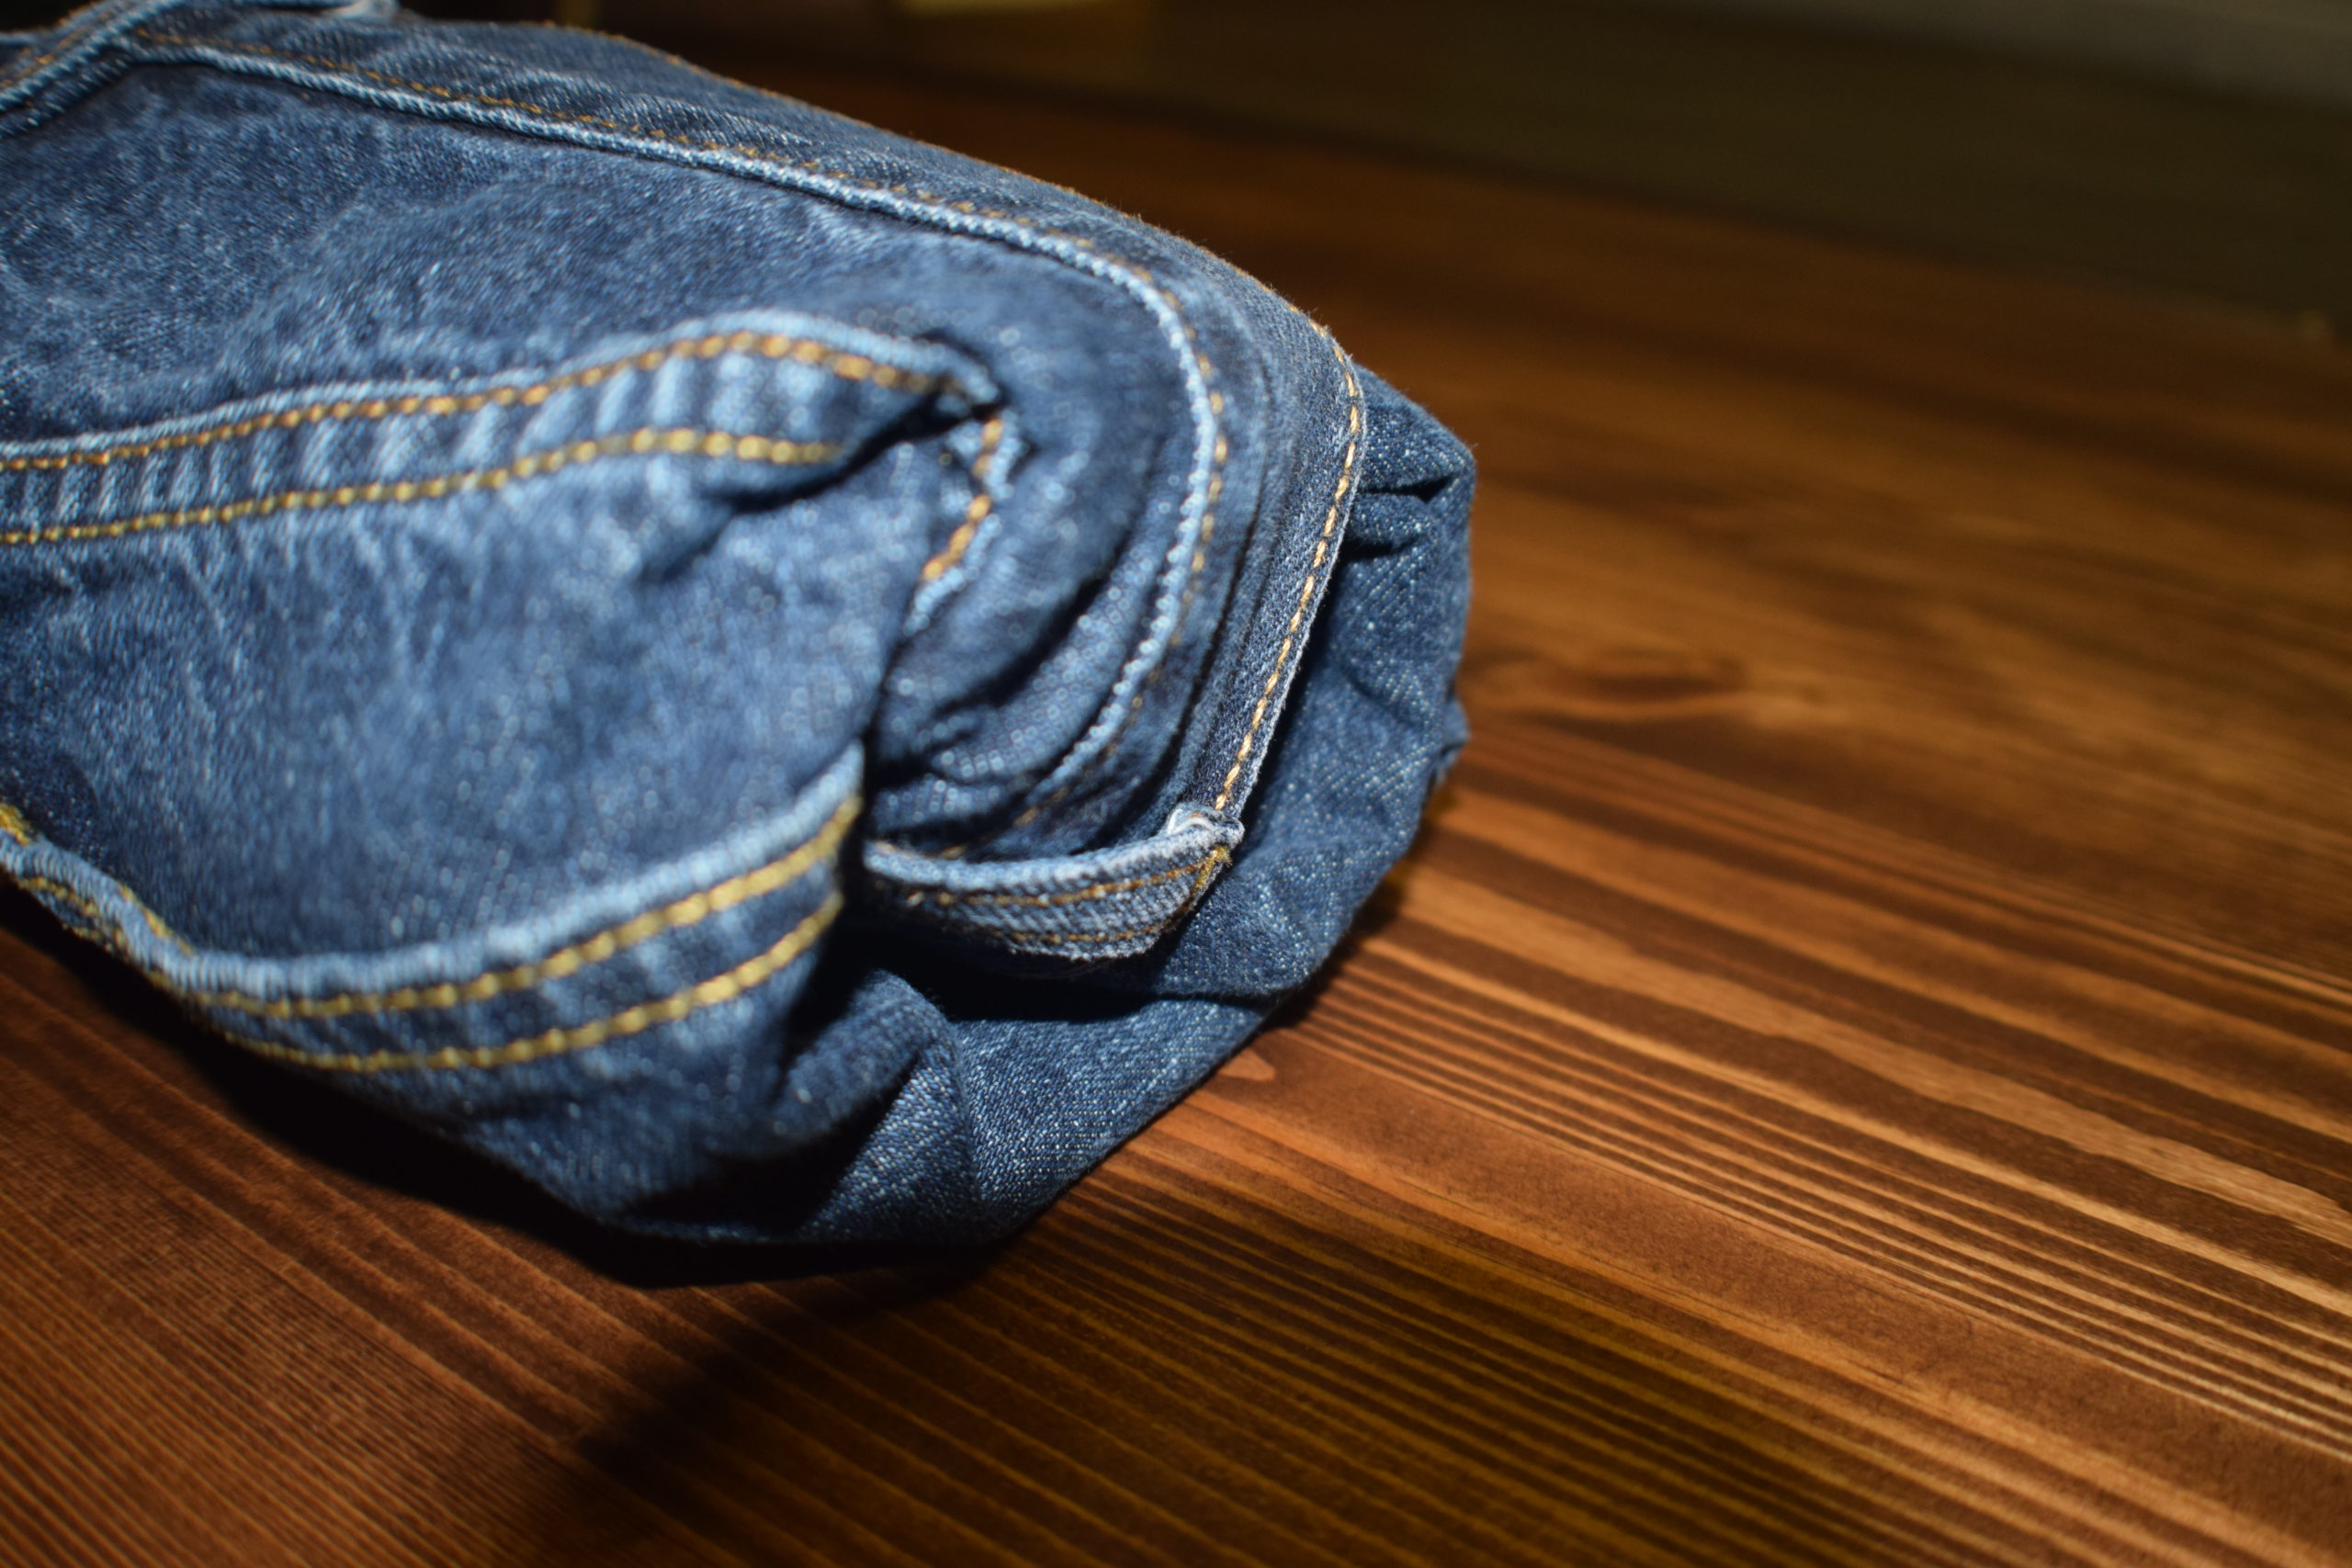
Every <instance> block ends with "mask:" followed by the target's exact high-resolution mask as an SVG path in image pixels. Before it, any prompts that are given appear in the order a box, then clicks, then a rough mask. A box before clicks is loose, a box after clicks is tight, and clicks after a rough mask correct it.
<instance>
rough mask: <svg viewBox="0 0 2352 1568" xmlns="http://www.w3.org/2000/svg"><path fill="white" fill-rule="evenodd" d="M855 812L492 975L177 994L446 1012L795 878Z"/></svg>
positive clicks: (219, 1001) (679, 926)
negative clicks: (378, 987)
mask: <svg viewBox="0 0 2352 1568" xmlns="http://www.w3.org/2000/svg"><path fill="white" fill-rule="evenodd" d="M857 811H858V800H857V797H856V796H855V795H852V796H850V797H849V798H848V799H846V800H844V801H842V804H841V806H840V807H839V808H838V809H836V810H835V811H834V812H833V815H832V816H831V818H830V819H828V820H827V822H826V823H825V825H824V827H823V828H822V829H819V831H818V833H817V835H816V837H814V838H812V839H810V840H809V841H808V842H807V843H805V844H802V845H801V846H800V847H799V848H798V849H797V850H794V851H793V852H791V853H790V854H787V855H786V856H784V857H783V858H781V859H779V860H775V861H771V862H769V863H767V864H765V865H763V866H761V867H759V868H758V869H757V870H755V871H748V872H745V873H744V874H741V876H731V877H729V878H728V879H727V880H726V881H724V882H721V883H719V884H718V886H714V887H709V888H706V889H705V890H703V891H702V892H700V893H695V894H690V895H688V896H687V897H684V898H681V899H678V900H677V901H676V902H675V903H672V904H665V905H663V906H662V908H659V909H651V910H648V911H647V912H646V913H644V914H641V915H639V916H636V917H635V918H634V919H628V920H624V921H622V922H621V923H620V924H619V925H616V926H614V927H612V928H611V929H610V930H608V931H598V932H597V933H596V934H595V935H594V936H592V937H590V938H588V939H587V940H586V941H584V942H575V943H573V944H572V945H571V946H570V947H565V948H560V949H558V950H557V951H555V952H554V953H549V954H548V955H547V956H546V957H545V958H542V959H540V960H538V961H537V963H535V964H518V965H516V966H515V967H514V968H512V969H496V970H492V971H491V972H490V973H488V974H484V975H479V976H475V977H474V978H473V979H470V980H468V981H465V982H463V983H462V984H460V983H456V982H445V983H443V984H441V985H437V986H403V987H401V988H400V989H398V990H395V991H356V992H351V993H347V994H345V995H342V996H331V997H287V998H275V999H273V998H265V997H255V996H251V995H248V994H246V993H244V992H241V991H187V992H182V993H181V998H182V999H183V1000H185V1001H187V1002H188V1003H190V1004H191V1005H194V1006H198V1007H220V1008H233V1009H235V1010H237V1011H239V1012H247V1013H253V1014H255V1015H257V1016H259V1017H262V1018H345V1017H348V1016H349V1015H351V1014H352V1013H355V1012H404V1011H409V1010H414V1009H418V1008H451V1007H459V1006H463V1005H464V1004H466V1003H468V1002H479V1001H487V1000H489V999H490V998H492V997H496V996H503V995H504V994H505V993H507V992H508V991H519V990H523V989H525V988H526V987H531V986H536V985H537V984H539V983H540V982H541V981H543V980H561V979H564V978H567V977H568V976H572V975H576V974H578V973H579V972H580V971H581V970H582V969H585V968H587V967H588V966H589V965H590V964H602V963H604V962H605V960H606V959H608V958H610V957H612V956H613V955H614V954H615V953H619V952H621V951H622V950H623V949H625V948H630V947H634V946H636V945H637V944H638V943H639V942H647V941H650V940H651V939H652V938H654V937H657V936H662V935H664V934H666V933H668V932H670V931H684V930H685V929H686V928H687V927H689V926H693V925H697V924H699V923H701V922H702V921H704V920H707V919H709V918H710V917H711V916H713V915H717V914H720V913H723V912H725V911H726V910H729V909H731V908H735V907H736V906H737V905H739V904H743V903H748V902H749V901H751V900H752V899H753V898H758V897H763V896H764V895H766V894H769V893H773V892H775V890H776V889H777V888H779V887H783V886H787V885H789V884H790V883H793V882H795V881H797V880H798V879H799V877H800V876H801V875H802V874H804V873H806V872H807V871H808V870H809V867H810V866H812V865H814V864H816V863H818V862H819V861H821V860H823V859H825V858H826V857H827V856H829V855H831V853H832V852H833V851H834V850H835V849H837V848H838V847H839V846H840V844H841V841H842V836H843V835H844V834H846V833H847V832H848V831H849V828H850V824H851V823H852V822H854V821H855V820H856V818H857Z"/></svg>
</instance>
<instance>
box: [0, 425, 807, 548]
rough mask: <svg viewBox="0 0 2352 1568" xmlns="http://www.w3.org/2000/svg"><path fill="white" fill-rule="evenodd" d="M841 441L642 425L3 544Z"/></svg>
mask: <svg viewBox="0 0 2352 1568" xmlns="http://www.w3.org/2000/svg"><path fill="white" fill-rule="evenodd" d="M837 450H838V448H837V447H835V446H831V445H830V444H828V443H825V442H820V441H773V440H770V439H769V438H768V437H767V436H764V435H730V434H726V433H724V432H721V431H704V430H636V431H631V432H629V433H628V434H622V435H606V436H603V437H600V438H599V439H597V440H594V441H575V442H573V443H571V445H570V446H558V447H555V448H553V449H551V450H549V451H546V452H533V453H529V454H526V456H524V457H517V458H516V459H515V461H513V462H511V463H507V464H504V465H503V466H502V467H499V468H473V469H469V470H468V471H466V472H464V473H458V474H440V475H436V476H435V477H434V478H432V479H399V480H391V479H376V480H371V481H370V482H368V483H367V484H357V485H338V486H336V487H334V489H331V490H327V489H322V490H289V491H279V492H278V493H277V494H276V495H265V496H257V497H255V498H254V499H253V500H251V501H232V502H225V503H223V504H221V505H218V506H188V507H182V508H180V509H179V510H177V511H174V512H147V513H141V514H140V515H138V516H136V517H125V518H120V519H118V520H117V521H115V522H112V523H74V524H67V525H61V526H58V527H52V528H17V529H10V530H8V531H6V532H5V533H0V546H5V545H46V544H56V543H61V542H72V541H76V540H83V539H115V538H120V537H122V536H125V535H129V534H146V533H153V532H154V531H155V530H157V529H161V528H193V527H201V526H206V525H213V524H220V523H235V522H238V521H240V520H242V519H243V518H247V517H267V516H270V515H272V514H274V513H280V512H309V511H317V510H322V509H325V508H330V507H338V506H360V505H366V504H369V503H373V502H390V504H392V505H395V506H400V505H406V504H408V503H410V502H418V501H433V500H437V499H439V498H441V497H443V496H447V495H460V494H464V493H466V492H468V491H478V490H490V491H496V490H503V489H504V488H505V487H506V486H507V485H508V484H509V483H511V482H513V481H514V480H515V479H536V478H538V477H539V476H541V475H544V474H552V473H554V472H556V471H557V470H559V469H560V468H572V467H576V466H577V465H579V464H582V463H593V462H594V461H596V460H597V459H599V458H602V457H624V456H634V455H639V454H644V453H673V454H680V455H686V456H694V457H737V458H741V459H742V460H744V461H746V462H754V463H776V464H786V465H789V464H796V463H814V462H821V461H822V460H824V459H825V458H827V457H831V456H832V455H833V454H834V453H835V452H836V451H837Z"/></svg>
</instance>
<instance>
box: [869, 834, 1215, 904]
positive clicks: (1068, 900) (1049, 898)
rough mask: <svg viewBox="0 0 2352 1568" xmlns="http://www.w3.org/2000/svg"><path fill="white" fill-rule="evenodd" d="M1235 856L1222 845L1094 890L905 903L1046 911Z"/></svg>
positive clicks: (945, 894)
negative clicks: (1174, 864)
mask: <svg viewBox="0 0 2352 1568" xmlns="http://www.w3.org/2000/svg"><path fill="white" fill-rule="evenodd" d="M1231 854H1232V852H1231V851H1230V850H1228V849H1227V848H1226V847H1225V846H1224V845H1222V844H1220V845H1218V846H1217V847H1216V849H1213V850H1211V851H1210V852H1208V853H1207V854H1205V855H1204V856H1202V857H1201V858H1200V859H1199V860H1196V861H1187V862H1185V863H1183V864H1182V865H1177V866H1170V867H1169V868H1168V869H1167V870H1165V871H1156V872H1153V873H1152V874H1150V875H1148V876H1136V877H1129V878H1128V879H1127V880H1126V881H1125V882H1104V883H1097V884H1095V885H1094V886H1091V887H1073V888H1068V889H1065V890H1063V891H1061V892H1058V893H956V892H954V891H951V890H949V889H945V888H926V889H919V890H917V891H915V892H912V893H910V894H909V895H907V897H906V898H905V900H904V902H905V903H906V904H907V905H908V907H909V908H915V907H918V906H921V905H923V904H933V905H936V906H938V907H939V908H947V907H948V906H949V905H952V904H991V905H1001V904H1011V905H1019V906H1021V907H1023V908H1046V907H1050V906H1054V905H1059V904H1082V903H1087V902H1090V901H1091V900H1093V899H1097V898H1108V897H1111V896H1112V895H1113V894H1114V893H1129V892H1133V891H1134V890H1135V889H1136V888H1138V887H1149V886H1153V885H1155V884H1157V883H1161V882H1171V881H1173V880H1175V879H1176V878H1177V877H1180V876H1185V875H1189V874H1192V873H1193V872H1197V871H1203V870H1205V869H1206V868H1208V867H1210V866H1213V865H1216V864H1217V863H1221V862H1223V861H1225V860H1227V859H1228V858H1230V856H1231ZM1170 918H1171V919H1172V918H1173V917H1170Z"/></svg>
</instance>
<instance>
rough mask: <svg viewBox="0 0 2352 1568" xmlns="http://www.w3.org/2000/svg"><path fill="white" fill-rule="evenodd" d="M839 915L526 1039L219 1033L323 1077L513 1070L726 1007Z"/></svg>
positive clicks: (832, 905)
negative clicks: (404, 1044)
mask: <svg viewBox="0 0 2352 1568" xmlns="http://www.w3.org/2000/svg"><path fill="white" fill-rule="evenodd" d="M841 912H842V896H841V894H840V893H839V892H838V891H835V892H832V893H830V894H828V895H827V896H826V897H825V901H824V903H823V904H821V905H820V906H819V907H818V908H816V909H815V910H813V911H812V912H811V913H810V914H809V917H808V918H807V919H803V920H802V921H801V922H800V923H799V924H798V925H797V926H795V927H793V928H792V930H790V931H786V933H785V934H784V936H783V938H782V939H781V940H779V941H778V942H776V943H775V946H773V947H771V948H769V949H768V950H767V951H766V952H764V953H759V954H758V955H756V956H754V957H752V958H750V959H747V960H745V961H744V962H743V963H741V964H737V965H736V966H735V967H734V968H732V969H729V970H728V971H727V972H726V973H725V974H723V975H714V976H711V977H710V978H709V979H707V980H704V981H702V982H700V983H699V984H697V985H693V986H689V987H686V988H685V989H684V990H683V991H673V992H672V993H671V994H670V995H669V996H666V997H663V998H661V999H660V1000H659V1001H651V1002H640V1003H639V1004H638V1005H637V1006H635V1007H632V1008H628V1009H626V1010H622V1011H620V1012H616V1013H614V1014H612V1015H611V1016H609V1017H606V1018H600V1019H597V1020H595V1021H593V1022H589V1023H582V1024H577V1025H574V1026H573V1027H571V1028H568V1029H550V1030H548V1031H546V1032H544V1033H540V1034H534V1035H531V1036H529V1037H528V1038H526V1039H522V1040H510V1041H508V1042H507V1043H505V1044H503V1045H478V1046H458V1045H449V1046H444V1047H443V1048H442V1049H440V1050H437V1051H347V1052H340V1053H336V1054H334V1055H319V1054H315V1053H312V1052H309V1051H304V1050H302V1049H300V1047H298V1046H293V1045H283V1044H280V1043H277V1041H275V1040H256V1039H254V1038H253V1037H252V1036H250V1035H243V1034H238V1033H235V1032H232V1031H228V1030H223V1031H221V1032H222V1033H224V1034H226V1035H228V1037H229V1039H231V1040H232V1041H233V1042H235V1043H237V1044H239V1045H242V1046H243V1047H244V1048H245V1049H246V1050H248V1051H251V1052H254V1054H255V1055H263V1056H272V1057H275V1058H277V1060H279V1061H282V1062H291V1063H294V1064H295V1065H297V1066H304V1067H316V1068H319V1069H321V1070H322V1071H326V1072H341V1073H387V1072H408V1071H421V1070H424V1069H428V1068H431V1069H439V1068H449V1067H507V1066H516V1065H517V1064H520V1063H523V1062H531V1061H537V1060H538V1059H540V1058H542V1057H546V1056H555V1055H562V1054H564V1053H565V1052H570V1051H581V1050H585V1049H587V1048H588V1047H590V1046H593V1045H602V1044H604V1043H606V1042H608V1041H613V1040H619V1039H623V1038H626V1037H627V1036H628V1035H631V1034H641V1033H643V1032H645V1031H647V1030H649V1029H653V1028H657V1027H659V1026H660V1025H662V1024H665V1023H675V1022H677V1021H679V1020H681V1019H683V1018H686V1017H688V1016H690V1015H691V1014H694V1013H696V1012H700V1011H701V1010H703V1009H705V1008H712V1007H718V1006H720V1005H721V1004H723V1003H726V1002H731V1001H733V1000H735V999H736V998H738V997H741V996H742V995H743V994H744V993H745V992H747V991H749V990H751V989H752V988H753V987H756V986H759V985H762V984H763V983H764V982H766V981H767V980H769V979H771V978H773V977H774V976H776V975H777V974H779V973H780V972H782V971H783V970H784V969H785V968H786V967H787V966H788V965H789V964H791V963H792V961H793V960H794V959H796V958H798V957H799V956H800V955H801V954H802V953H805V952H807V951H808V950H809V947H810V946H811V945H812V944H813V943H814V942H816V940H817V939H818V938H819V937H820V936H821V935H823V934H824V931H825V928H826V927H828V926H830V925H831V924H832V923H833V919H834V917H835V916H837V915H839V914H840V913H841ZM216 1027H217V1025H216Z"/></svg>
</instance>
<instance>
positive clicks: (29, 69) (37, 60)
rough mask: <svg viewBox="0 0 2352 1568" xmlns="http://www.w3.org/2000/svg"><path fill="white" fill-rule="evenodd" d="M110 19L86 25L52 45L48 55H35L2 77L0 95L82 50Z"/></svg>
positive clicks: (102, 19)
mask: <svg viewBox="0 0 2352 1568" xmlns="http://www.w3.org/2000/svg"><path fill="white" fill-rule="evenodd" d="M109 19H110V18H107V17H100V18H98V19H97V20H96V21H93V22H85V23H84V24H83V25H82V26H81V27H79V28H74V30H73V31H72V32H69V33H67V34H66V35H65V36H64V37H62V38H61V39H58V40H57V41H56V42H55V43H53V44H51V46H50V48H49V52H48V53H46V54H37V55H34V56H33V57H32V58H31V59H30V60H28V61H25V62H23V63H21V64H19V65H17V67H15V68H14V69H13V70H11V71H10V72H9V73H7V74H6V76H0V93H5V92H7V91H9V90H11V89H12V88H15V87H17V86H21V85H23V84H24V83H26V82H28V81H30V80H31V79H32V77H33V76H34V75H35V74H36V73H39V72H40V70H41V69H42V68H43V67H45V66H47V65H48V64H50V63H51V62H52V61H56V60H61V59H62V58H63V57H65V56H66V55H69V54H71V53H73V52H74V51H75V50H77V49H79V48H81V47H82V45H84V44H85V43H87V42H88V41H89V40H90V39H94V38H96V36H97V35H98V33H99V32H100V31H101V30H102V29H103V28H105V27H106V25H107V21H108V20H109Z"/></svg>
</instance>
